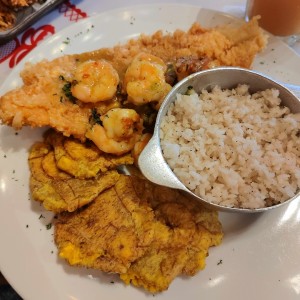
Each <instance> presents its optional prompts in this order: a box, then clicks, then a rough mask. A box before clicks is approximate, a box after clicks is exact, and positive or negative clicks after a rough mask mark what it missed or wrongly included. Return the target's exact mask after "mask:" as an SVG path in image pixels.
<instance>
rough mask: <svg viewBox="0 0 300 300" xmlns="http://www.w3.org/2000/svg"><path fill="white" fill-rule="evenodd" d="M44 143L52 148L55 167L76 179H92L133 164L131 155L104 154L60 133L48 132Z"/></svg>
mask: <svg viewBox="0 0 300 300" xmlns="http://www.w3.org/2000/svg"><path fill="white" fill-rule="evenodd" d="M46 141H47V142H48V143H49V144H51V145H52V147H53V148H54V154H55V159H56V164H57V167H58V168H59V169H61V170H63V171H65V172H67V173H68V174H70V175H73V176H74V177H76V178H82V179H84V178H92V177H95V176H97V174H99V173H104V172H106V171H108V170H111V169H115V168H116V167H117V166H119V165H130V164H133V157H132V156H131V154H130V153H129V154H123V155H121V156H116V155H113V154H108V153H104V152H102V151H101V150H99V148H98V147H96V146H95V144H94V143H92V142H89V141H86V142H85V143H81V142H80V141H79V140H77V139H74V138H71V137H69V138H67V137H64V136H63V135H62V134H61V133H58V132H55V131H53V130H52V131H49V132H48V133H47V134H46Z"/></svg>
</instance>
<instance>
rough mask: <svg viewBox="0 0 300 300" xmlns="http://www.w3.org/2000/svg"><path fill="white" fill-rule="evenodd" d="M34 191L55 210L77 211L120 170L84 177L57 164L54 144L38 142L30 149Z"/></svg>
mask: <svg viewBox="0 0 300 300" xmlns="http://www.w3.org/2000/svg"><path fill="white" fill-rule="evenodd" d="M28 160H29V167H30V172H31V176H30V191H31V194H32V197H33V199H34V200H37V201H40V202H42V203H43V205H44V207H45V208H46V209H47V210H50V211H53V212H56V213H58V212H62V211H74V210H76V209H78V208H80V207H82V206H84V205H86V204H87V203H89V202H91V201H93V200H94V199H95V198H96V197H97V196H98V195H99V194H100V193H101V192H102V191H103V190H105V189H107V188H109V187H111V186H113V185H114V184H115V182H116V181H117V180H118V178H119V174H118V172H117V171H114V170H112V171H108V172H106V173H100V174H98V175H97V176H96V177H94V178H92V179H80V178H76V177H73V176H71V175H69V174H68V173H66V172H64V171H62V170H60V169H58V168H57V165H56V161H55V156H54V152H53V149H52V148H51V145H50V144H48V143H44V142H38V143H35V144H34V145H33V146H32V148H31V150H30V153H29V159H28Z"/></svg>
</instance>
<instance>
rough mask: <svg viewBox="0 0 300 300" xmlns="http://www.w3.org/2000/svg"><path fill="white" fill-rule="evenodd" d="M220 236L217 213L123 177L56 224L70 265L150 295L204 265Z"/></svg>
mask: <svg viewBox="0 0 300 300" xmlns="http://www.w3.org/2000/svg"><path fill="white" fill-rule="evenodd" d="M222 236H223V233H222V228H221V224H220V222H219V220H218V215H217V212H215V211H210V210H208V209H206V208H204V207H203V206H201V204H199V203H198V202H196V201H193V200H190V199H187V198H185V197H184V196H183V195H181V194H180V193H179V192H178V191H177V190H172V189H169V188H165V187H161V186H157V185H155V184H152V183H150V182H149V181H147V180H145V179H142V178H138V177H135V176H125V175H121V177H120V178H119V180H118V182H117V183H116V184H115V186H114V187H111V188H110V189H108V190H106V191H104V192H103V193H102V194H100V195H99V196H98V197H97V198H96V199H95V200H94V201H93V202H92V203H91V204H89V205H87V206H85V207H84V208H83V209H81V210H80V211H77V212H75V213H63V214H61V215H60V216H59V218H58V221H57V222H56V224H55V243H56V245H57V247H58V249H59V255H60V257H62V258H64V259H66V260H67V261H68V262H69V263H70V264H71V265H78V266H86V267H91V268H95V269H100V270H102V271H105V272H115V273H119V274H120V278H121V279H122V280H123V281H124V282H125V283H126V284H129V283H132V284H134V285H136V286H140V287H143V288H145V289H146V290H148V291H150V292H152V293H155V292H161V291H163V290H166V289H167V288H168V287H169V285H170V284H171V282H172V280H173V279H174V278H175V277H176V276H178V275H180V274H185V275H190V276H192V275H195V274H196V273H197V271H199V270H201V269H203V268H204V267H205V258H206V256H207V255H208V249H209V247H211V246H214V245H218V244H220V243H221V240H222Z"/></svg>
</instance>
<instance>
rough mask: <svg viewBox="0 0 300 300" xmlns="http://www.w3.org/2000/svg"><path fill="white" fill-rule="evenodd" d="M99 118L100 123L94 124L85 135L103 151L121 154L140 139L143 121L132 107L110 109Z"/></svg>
mask: <svg viewBox="0 0 300 300" xmlns="http://www.w3.org/2000/svg"><path fill="white" fill-rule="evenodd" d="M100 120H101V122H102V125H100V124H95V125H94V126H93V127H92V128H91V129H90V130H89V131H88V132H87V133H86V137H87V138H89V139H90V140H92V141H93V142H94V143H95V144H96V146H97V147H98V148H99V149H100V150H102V151H103V152H106V153H112V154H116V155H122V154H124V153H127V152H129V151H130V150H132V149H133V147H134V145H135V143H136V142H137V141H138V140H139V139H140V136H141V134H142V130H143V124H142V123H143V121H142V119H141V117H140V116H139V114H138V113H137V112H136V111H135V110H133V109H127V108H114V109H110V110H109V111H108V112H107V113H106V114H105V115H103V116H101V117H100Z"/></svg>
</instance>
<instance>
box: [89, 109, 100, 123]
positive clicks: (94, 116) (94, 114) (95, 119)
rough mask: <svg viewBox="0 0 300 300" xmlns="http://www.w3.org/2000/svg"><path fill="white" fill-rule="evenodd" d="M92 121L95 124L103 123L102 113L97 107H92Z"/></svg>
mask: <svg viewBox="0 0 300 300" xmlns="http://www.w3.org/2000/svg"><path fill="white" fill-rule="evenodd" d="M90 123H91V124H92V125H94V124H100V125H102V121H101V119H100V114H99V113H98V112H97V109H96V108H93V109H92V113H91V116H90Z"/></svg>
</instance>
